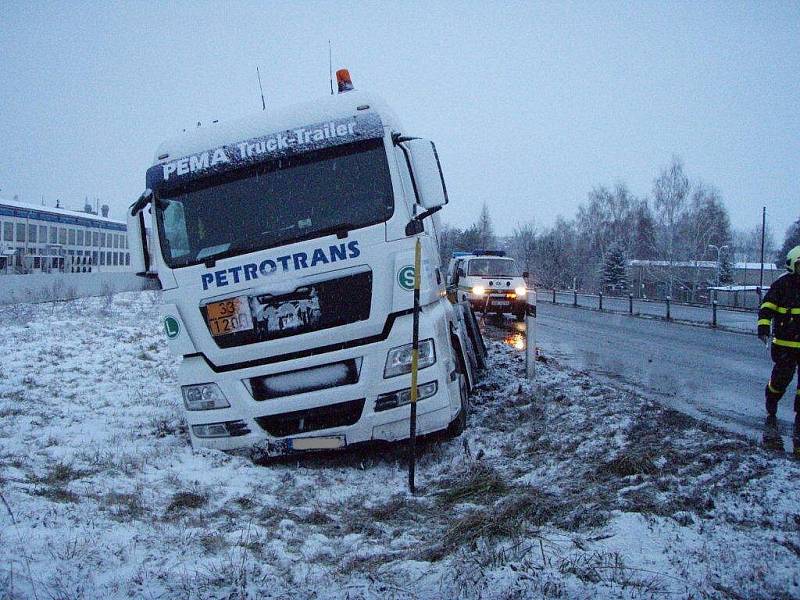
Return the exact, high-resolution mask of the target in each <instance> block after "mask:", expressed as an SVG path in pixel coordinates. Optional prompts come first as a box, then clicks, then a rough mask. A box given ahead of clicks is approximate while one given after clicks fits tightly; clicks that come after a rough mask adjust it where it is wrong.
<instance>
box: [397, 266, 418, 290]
mask: <svg viewBox="0 0 800 600" xmlns="http://www.w3.org/2000/svg"><path fill="white" fill-rule="evenodd" d="M397 283H399V284H400V287H401V288H403V289H404V290H413V289H414V267H412V266H410V265H409V266H406V267H403V268H402V269H400V270H399V271H398V272H397Z"/></svg>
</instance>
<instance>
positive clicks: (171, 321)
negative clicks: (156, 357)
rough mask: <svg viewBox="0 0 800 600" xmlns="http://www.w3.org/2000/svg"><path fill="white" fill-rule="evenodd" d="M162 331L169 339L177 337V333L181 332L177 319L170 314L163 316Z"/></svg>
mask: <svg viewBox="0 0 800 600" xmlns="http://www.w3.org/2000/svg"><path fill="white" fill-rule="evenodd" d="M164 331H165V332H166V334H167V337H168V338H169V339H173V338H176V337H178V334H179V333H180V332H181V326H180V324H179V323H178V319H176V318H175V317H173V316H171V315H168V316H166V317H164Z"/></svg>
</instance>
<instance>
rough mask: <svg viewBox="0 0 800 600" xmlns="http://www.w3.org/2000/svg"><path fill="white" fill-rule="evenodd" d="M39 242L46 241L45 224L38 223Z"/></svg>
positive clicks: (44, 242)
mask: <svg viewBox="0 0 800 600" xmlns="http://www.w3.org/2000/svg"><path fill="white" fill-rule="evenodd" d="M39 243H40V244H46V243H47V225H39Z"/></svg>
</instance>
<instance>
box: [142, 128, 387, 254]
mask: <svg viewBox="0 0 800 600" xmlns="http://www.w3.org/2000/svg"><path fill="white" fill-rule="evenodd" d="M155 207H156V211H155V212H156V219H157V226H158V230H159V238H160V240H161V248H162V253H163V255H164V259H165V260H166V262H167V264H168V265H169V266H170V267H171V268H177V267H185V266H189V265H193V264H198V263H201V262H204V261H207V260H211V259H215V258H222V257H225V256H234V255H237V254H244V253H246V252H252V251H255V250H260V249H263V248H269V247H274V246H279V245H282V244H286V243H291V242H295V241H300V240H304V239H311V238H314V237H318V236H321V235H327V234H330V233H333V232H338V231H344V230H348V231H349V230H352V229H358V228H360V227H366V226H368V225H373V224H376V223H381V222H383V221H386V220H387V219H389V218H390V217H391V216H392V212H393V210H394V198H393V195H392V185H391V179H390V176H389V168H388V164H387V161H386V152H385V150H384V148H383V142H382V140H380V139H375V140H367V141H363V142H358V143H355V144H347V145H342V146H337V147H334V148H327V149H324V150H319V151H316V152H307V153H305V154H301V155H296V156H290V157H284V158H280V159H276V160H273V161H270V162H265V163H261V164H259V165H256V166H253V167H249V168H246V169H241V170H238V171H234V172H232V173H225V174H221V175H216V176H213V177H208V178H205V179H202V180H200V181H196V182H191V183H188V184H186V185H183V186H181V187H179V188H177V189H176V190H170V191H169V192H168V193H166V194H164V195H160V196H159V197H157V199H156V201H155Z"/></svg>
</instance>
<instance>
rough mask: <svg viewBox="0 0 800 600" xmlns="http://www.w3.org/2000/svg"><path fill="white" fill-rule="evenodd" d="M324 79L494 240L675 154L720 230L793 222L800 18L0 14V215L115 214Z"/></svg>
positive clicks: (351, 10)
mask: <svg viewBox="0 0 800 600" xmlns="http://www.w3.org/2000/svg"><path fill="white" fill-rule="evenodd" d="M328 39H331V40H332V41H333V53H334V67H335V68H336V67H341V66H346V67H348V68H349V69H350V72H351V73H352V75H353V78H354V82H355V85H356V86H357V87H358V88H360V89H364V90H368V91H373V92H376V93H378V94H380V95H382V96H383V97H384V98H385V99H386V100H387V101H388V102H389V103H390V104H391V105H393V107H394V108H395V110H396V112H397V113H398V114H399V116H400V118H401V119H402V121H403V123H404V125H405V127H406V129H407V132H408V133H410V134H415V135H422V136H426V137H430V138H431V139H433V140H434V141H435V142H436V144H437V147H438V148H439V152H440V155H441V159H442V163H443V167H444V169H445V177H446V179H447V184H448V188H449V191H450V196H451V204H450V205H449V206H448V207H447V209H446V211H445V212H444V213H443V216H444V219H445V220H446V221H448V222H450V223H452V224H454V225H457V226H461V227H463V226H466V225H468V224H470V223H471V222H473V221H474V220H475V219H476V217H477V216H478V213H479V211H480V206H481V203H482V202H483V201H486V202H487V204H488V205H489V207H490V211H491V214H492V217H493V219H494V222H495V227H496V229H497V230H498V232H499V233H509V232H510V231H511V230H512V229H513V227H514V226H515V225H516V224H517V223H523V222H527V221H530V220H534V221H536V222H537V223H538V224H541V225H548V224H550V223H552V222H553V221H554V220H555V218H556V216H557V215H559V214H561V215H564V216H566V217H572V216H573V215H574V213H575V210H576V208H577V206H578V204H579V203H581V202H582V201H584V200H585V198H586V195H587V193H588V192H589V191H590V190H591V189H592V187H594V186H596V185H599V184H607V185H613V184H614V183H615V182H617V181H624V182H626V183H627V184H628V185H629V186H630V188H631V189H632V191H633V192H634V193H636V194H637V195H645V194H648V193H649V192H650V189H651V186H652V180H653V178H654V177H655V176H656V174H657V173H658V171H659V169H661V168H662V167H664V166H665V165H666V164H668V162H669V161H670V157H671V156H672V155H673V154H674V155H677V156H679V157H681V158H682V159H683V161H684V163H685V168H686V172H687V174H688V175H689V176H690V177H692V178H700V179H703V180H704V181H705V182H707V183H709V184H713V185H714V186H716V187H717V188H718V189H719V190H720V192H721V193H722V196H723V198H724V199H725V201H726V204H727V206H728V208H729V210H730V213H731V218H732V222H733V224H734V226H737V227H750V226H754V225H756V224H758V223H760V209H761V206H762V205H766V206H767V214H768V218H769V220H770V222H771V223H772V225H773V226H774V229H775V231H776V233H777V237H779V238H780V239H781V240H782V238H783V232H784V231H785V229H786V227H787V226H788V225H789V223H790V222H791V221H793V220H794V219H796V218H797V217H798V216H800V177H798V167H800V101H799V100H800V2H785V3H767V2H752V3H737V2H724V3H719V4H716V3H710V2H691V3H689V2H687V3H680V2H663V3H656V2H647V3H643V2H640V3H634V4H621V3H613V4H600V3H596V2H586V3H574V4H566V3H555V2H548V3H519V4H512V3H504V4H502V6H495V5H494V3H486V2H475V3H438V2H434V1H431V0H427V1H425V2H420V3H410V2H392V3H388V2H387V3H353V4H345V3H342V2H326V3H321V4H311V3H307V2H293V3H267V2H252V3H249V2H242V3H233V4H232V3H228V2H214V3H212V2H200V1H193V2H186V3H181V2H168V3H167V2H164V3H155V2H153V3H147V2H133V1H131V2H128V3H123V2H113V3H111V2H100V1H97V2H86V3H81V2H78V1H77V0H76V1H71V2H66V1H65V2H55V3H31V2H15V1H9V0H5V1H4V2H2V3H0V143H2V152H0V197H6V198H11V197H12V196H13V195H14V194H19V196H20V199H21V200H23V201H28V202H36V203H39V202H41V198H42V196H44V199H45V202H46V203H47V204H49V205H53V204H54V203H55V200H56V198H61V199H62V205H66V206H67V207H75V208H78V207H80V206H82V204H83V198H84V196H86V195H89V196H90V197H99V198H100V200H101V202H103V203H108V204H110V205H111V209H112V216H115V217H117V218H123V210H124V207H125V206H127V205H128V204H130V203H131V202H132V201H133V200H135V198H136V196H138V194H139V193H140V192H141V191H142V189H143V188H144V175H145V170H146V169H147V167H148V166H149V164H150V162H151V161H152V159H153V152H154V150H155V148H156V146H157V144H158V143H159V142H160V141H161V140H162V139H163V138H165V137H168V136H171V135H173V134H174V133H176V132H178V131H180V130H181V129H183V128H185V127H194V126H196V123H197V122H198V121H201V122H203V123H207V122H209V121H211V120H213V119H220V120H228V119H232V118H236V117H239V116H241V115H245V114H248V113H251V112H254V111H257V110H259V109H260V102H261V101H260V99H259V96H258V84H257V80H256V72H255V69H256V65H259V66H260V67H261V72H262V76H263V77H264V87H265V90H264V91H265V93H266V95H267V103H268V108H269V107H277V106H282V105H286V104H290V103H293V102H296V101H303V100H308V99H311V98H313V97H315V96H319V95H324V94H326V93H328V57H327V53H328V50H327V40H328Z"/></svg>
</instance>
